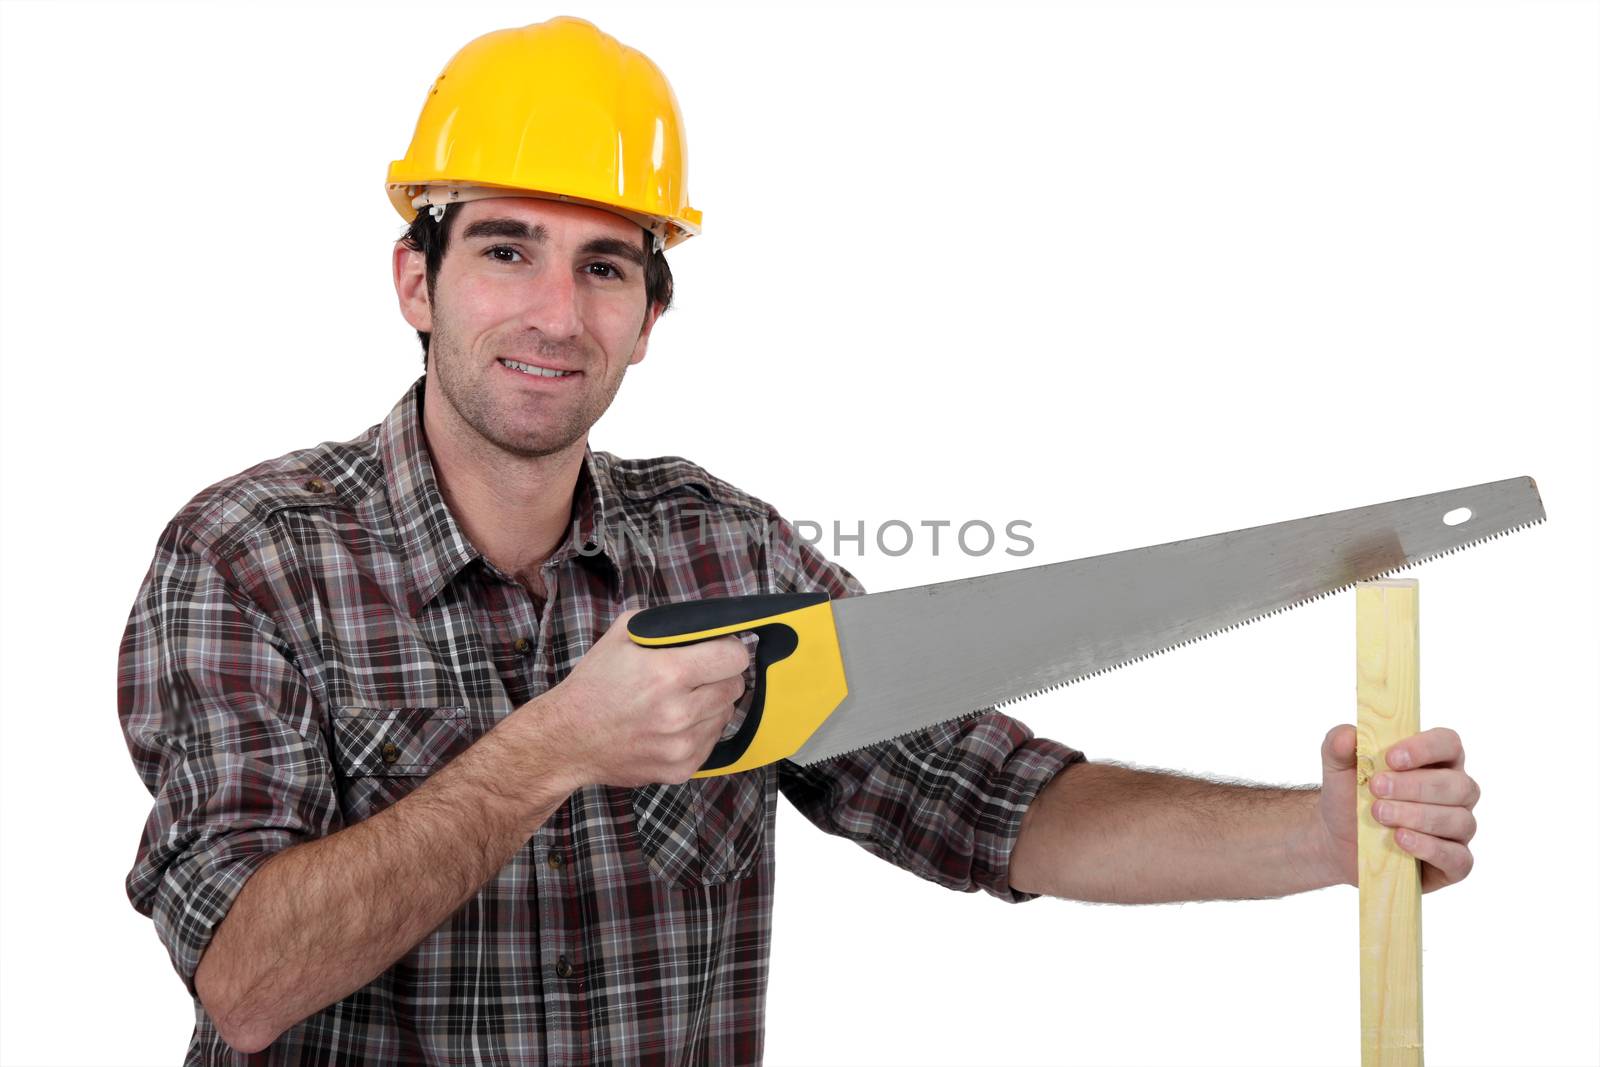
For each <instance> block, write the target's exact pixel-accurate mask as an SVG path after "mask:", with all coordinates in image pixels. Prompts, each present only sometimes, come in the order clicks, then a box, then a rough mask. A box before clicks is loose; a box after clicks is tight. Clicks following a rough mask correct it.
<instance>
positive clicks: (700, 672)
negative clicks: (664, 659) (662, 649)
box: [669, 634, 750, 686]
mask: <svg viewBox="0 0 1600 1067" xmlns="http://www.w3.org/2000/svg"><path fill="white" fill-rule="evenodd" d="M669 651H671V652H673V653H674V654H676V655H678V656H680V657H682V660H683V662H685V663H686V664H687V665H688V668H687V670H688V674H689V675H690V677H692V678H694V679H695V680H696V681H697V682H699V683H700V684H701V685H702V686H703V685H705V684H706V683H709V682H717V681H722V680H723V679H727V678H733V677H735V676H736V675H742V674H744V669H745V668H746V667H748V666H749V665H750V653H749V652H746V651H745V647H744V643H743V642H741V641H740V640H739V639H738V638H737V637H734V636H732V635H731V634H730V635H729V636H727V637H715V638H712V639H711V640H710V641H701V642H698V643H697V644H693V645H680V646H677V647H675V648H672V649H670V650H669Z"/></svg>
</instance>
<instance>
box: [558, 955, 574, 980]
mask: <svg viewBox="0 0 1600 1067" xmlns="http://www.w3.org/2000/svg"><path fill="white" fill-rule="evenodd" d="M556 977H558V978H571V977H572V964H570V963H568V962H567V957H565V956H562V957H561V958H560V959H558V960H556Z"/></svg>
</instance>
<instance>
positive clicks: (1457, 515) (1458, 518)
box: [1444, 508, 1472, 526]
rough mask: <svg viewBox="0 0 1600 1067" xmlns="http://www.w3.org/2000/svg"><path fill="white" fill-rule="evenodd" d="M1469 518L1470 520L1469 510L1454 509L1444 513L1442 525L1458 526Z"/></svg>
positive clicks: (1470, 511)
mask: <svg viewBox="0 0 1600 1067" xmlns="http://www.w3.org/2000/svg"><path fill="white" fill-rule="evenodd" d="M1470 518H1472V509H1471V508H1456V509H1455V510H1454V511H1447V512H1445V513H1444V524H1445V525H1446V526H1460V525H1461V524H1462V523H1464V522H1466V521H1467V520H1468V519H1470Z"/></svg>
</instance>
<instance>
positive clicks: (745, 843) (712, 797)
mask: <svg viewBox="0 0 1600 1067" xmlns="http://www.w3.org/2000/svg"><path fill="white" fill-rule="evenodd" d="M772 773H773V768H772V767H770V766H769V767H758V768H756V769H755V770H751V771H743V772H741V773H739V774H723V775H717V776H715V777H712V778H692V779H690V780H689V781H687V782H684V783H682V784H680V785H652V786H646V787H645V788H643V789H635V790H633V791H632V808H633V818H634V830H635V833H636V834H637V835H638V839H639V849H640V851H641V852H643V853H644V857H645V860H646V861H647V862H648V863H649V864H650V869H651V871H652V872H653V873H654V874H655V875H656V877H658V878H662V879H664V880H666V881H669V882H672V883H674V884H676V885H685V886H694V885H716V884H719V883H721V882H728V881H732V880H734V879H737V878H743V877H744V876H745V875H747V874H749V873H750V871H751V870H752V869H754V867H755V865H756V862H757V861H758V860H759V858H760V856H761V852H762V848H763V846H764V845H765V843H766V838H767V823H768V822H769V821H770V816H771V815H772V814H775V812H774V811H772V810H770V809H771V807H772V805H774V804H775V803H776V794H773V795H772V796H769V795H768V794H769V793H772V791H773V789H774V788H775V785H774V783H773V780H772Z"/></svg>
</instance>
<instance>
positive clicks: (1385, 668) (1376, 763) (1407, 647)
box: [1356, 578, 1422, 1067]
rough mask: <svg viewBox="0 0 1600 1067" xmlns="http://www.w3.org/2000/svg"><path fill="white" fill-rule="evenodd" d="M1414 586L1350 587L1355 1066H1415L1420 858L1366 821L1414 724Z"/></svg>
mask: <svg viewBox="0 0 1600 1067" xmlns="http://www.w3.org/2000/svg"><path fill="white" fill-rule="evenodd" d="M1420 683H1421V679H1420V675H1419V673H1418V645H1417V582H1416V579H1414V578H1385V579H1380V580H1378V581H1371V582H1359V583H1357V585H1356V701H1357V705H1358V707H1357V718H1356V819H1357V844H1358V847H1359V850H1360V856H1359V858H1360V868H1359V871H1360V874H1359V877H1360V895H1361V1064H1362V1067H1421V1065H1422V877H1421V866H1420V863H1419V861H1418V860H1417V859H1416V858H1415V857H1413V856H1412V855H1410V854H1409V853H1407V852H1406V851H1405V850H1404V849H1402V848H1401V847H1400V846H1399V845H1397V844H1396V843H1395V841H1394V836H1393V833H1392V831H1391V829H1390V828H1389V827H1387V826H1384V825H1383V824H1382V823H1380V822H1378V821H1377V820H1376V819H1374V818H1373V816H1372V802H1373V800H1374V797H1373V795H1372V792H1371V790H1370V788H1369V786H1368V782H1369V780H1370V779H1371V778H1372V776H1373V775H1375V774H1379V773H1382V772H1383V771H1386V770H1388V769H1389V766H1388V763H1387V762H1386V759H1385V756H1386V754H1387V752H1388V750H1389V748H1390V747H1391V746H1393V745H1394V744H1395V743H1396V742H1398V741H1401V740H1404V739H1405V738H1407V737H1410V736H1411V735H1413V734H1415V733H1417V732H1418V731H1419V730H1420V729H1421V728H1422V727H1421V684H1420Z"/></svg>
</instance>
